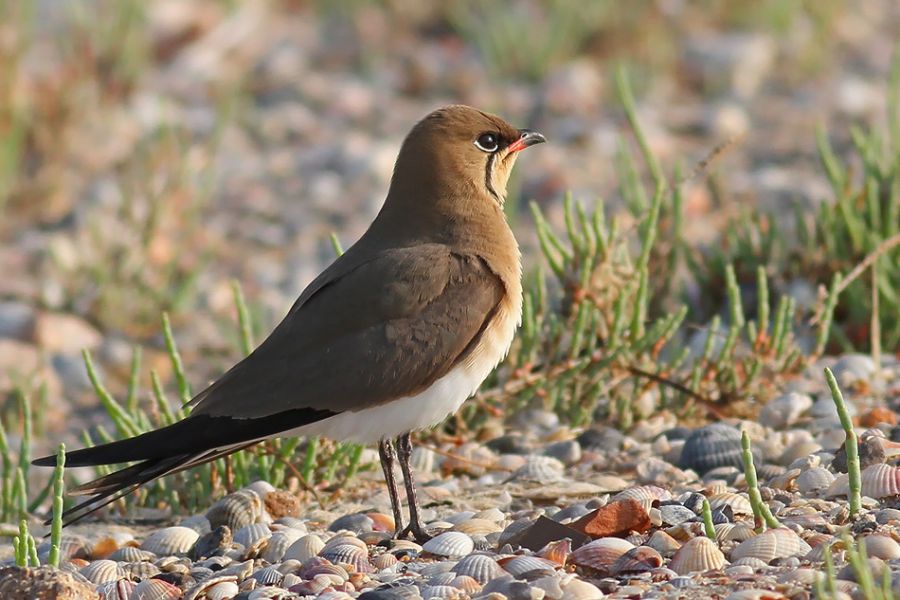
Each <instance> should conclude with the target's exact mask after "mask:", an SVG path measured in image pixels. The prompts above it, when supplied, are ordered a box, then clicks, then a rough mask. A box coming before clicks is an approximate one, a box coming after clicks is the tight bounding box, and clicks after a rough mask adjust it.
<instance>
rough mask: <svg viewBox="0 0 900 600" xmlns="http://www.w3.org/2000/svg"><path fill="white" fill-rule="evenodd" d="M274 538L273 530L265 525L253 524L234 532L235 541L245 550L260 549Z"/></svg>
mask: <svg viewBox="0 0 900 600" xmlns="http://www.w3.org/2000/svg"><path fill="white" fill-rule="evenodd" d="M270 537H272V530H271V529H269V526H268V525H266V524H265V523H251V524H250V525H245V526H244V527H241V528H240V529H238V530H237V531H235V532H234V541H235V543H237V544H240V545H241V546H243V547H244V548H245V549H247V550H250V549H257V550H258V549H260V548H261V547H262V545H263V543H264V542H265V541H267V540H268V539H269V538H270Z"/></svg>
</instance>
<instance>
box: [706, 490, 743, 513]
mask: <svg viewBox="0 0 900 600" xmlns="http://www.w3.org/2000/svg"><path fill="white" fill-rule="evenodd" d="M722 506H729V507H731V512H733V513H734V514H736V515H752V514H753V507H752V506H751V505H750V498H749V497H748V496H747V495H746V494H736V493H734V492H725V493H723V494H716V495H715V496H712V497H710V499H709V507H710V508H711V509H712V510H716V509H717V508H720V507H722Z"/></svg>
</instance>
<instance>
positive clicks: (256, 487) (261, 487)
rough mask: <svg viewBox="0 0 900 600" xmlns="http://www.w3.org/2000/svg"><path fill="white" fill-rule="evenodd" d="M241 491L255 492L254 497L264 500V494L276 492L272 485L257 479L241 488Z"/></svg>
mask: <svg viewBox="0 0 900 600" xmlns="http://www.w3.org/2000/svg"><path fill="white" fill-rule="evenodd" d="M241 490H250V491H251V492H256V495H257V496H259V497H260V498H265V497H266V494H268V493H269V492H274V491H276V489H275V486H274V485H272V484H271V483H269V482H268V481H265V480H262V479H257V480H256V481H254V482H253V483H251V484H250V485H247V486H244V487H243V488H241Z"/></svg>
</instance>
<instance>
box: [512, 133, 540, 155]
mask: <svg viewBox="0 0 900 600" xmlns="http://www.w3.org/2000/svg"><path fill="white" fill-rule="evenodd" d="M519 133H520V134H521V135H519V139H517V140H516V141H514V142H513V143H512V144H510V145H509V146H507V147H506V149H507V150H508V151H509V153H510V154H512V153H513V152H518V151H519V150H524V149H525V148H527V147H528V146H534V145H535V144H542V143H544V142H546V141H547V138H545V137H544V136H543V135H542V134H540V133H538V132H537V131H531V130H530V129H520V130H519Z"/></svg>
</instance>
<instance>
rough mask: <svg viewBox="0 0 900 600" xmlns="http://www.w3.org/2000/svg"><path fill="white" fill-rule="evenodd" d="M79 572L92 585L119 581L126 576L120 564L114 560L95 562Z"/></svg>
mask: <svg viewBox="0 0 900 600" xmlns="http://www.w3.org/2000/svg"><path fill="white" fill-rule="evenodd" d="M78 572H79V573H81V574H82V575H84V576H85V578H87V580H88V581H90V582H91V583H108V582H110V581H117V580H118V579H121V578H122V577H123V576H124V575H123V573H122V569H120V568H119V564H118V563H117V562H116V561H114V560H95V561H94V562H92V563H91V564H89V565H87V566H86V567H82V568H81V569H80V570H79V571H78Z"/></svg>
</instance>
